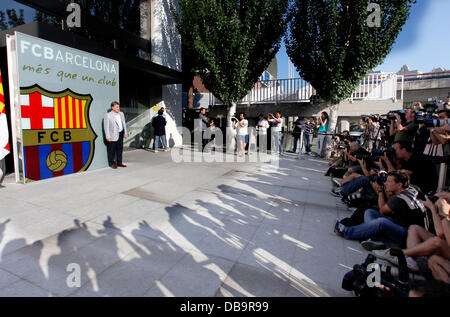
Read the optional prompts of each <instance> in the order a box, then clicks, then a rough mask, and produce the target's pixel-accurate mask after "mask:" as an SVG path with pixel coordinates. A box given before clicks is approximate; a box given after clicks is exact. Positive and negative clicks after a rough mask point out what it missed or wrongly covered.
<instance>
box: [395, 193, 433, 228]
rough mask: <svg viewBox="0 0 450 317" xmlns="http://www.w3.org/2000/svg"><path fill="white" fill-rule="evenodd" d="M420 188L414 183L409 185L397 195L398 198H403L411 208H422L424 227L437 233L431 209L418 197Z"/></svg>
mask: <svg viewBox="0 0 450 317" xmlns="http://www.w3.org/2000/svg"><path fill="white" fill-rule="evenodd" d="M418 196H419V189H418V188H417V187H416V186H414V185H409V187H408V189H407V190H405V191H403V192H402V193H400V194H399V195H397V197H398V198H400V199H402V200H403V201H404V202H405V203H406V204H407V205H408V207H409V209H411V210H420V212H422V215H423V218H424V219H423V222H424V227H425V229H426V230H427V231H429V232H431V233H435V232H434V231H435V230H434V223H433V215H432V214H431V212H430V210H428V209H427V208H426V207H425V206H424V204H423V203H422V202H421V201H420V199H419V198H418Z"/></svg>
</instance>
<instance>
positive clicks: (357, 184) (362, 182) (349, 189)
mask: <svg viewBox="0 0 450 317" xmlns="http://www.w3.org/2000/svg"><path fill="white" fill-rule="evenodd" d="M361 187H363V188H364V190H365V191H366V193H372V192H374V191H373V188H372V186H371V185H370V181H369V178H367V177H366V176H361V177H358V178H355V179H354V180H352V181H351V182H350V183H348V184H345V185H344V186H342V188H341V193H342V194H344V195H346V196H348V195H350V194H351V193H354V192H356V191H357V190H358V189H360V188H361Z"/></svg>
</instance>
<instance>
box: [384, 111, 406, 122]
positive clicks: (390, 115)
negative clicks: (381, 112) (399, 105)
mask: <svg viewBox="0 0 450 317" xmlns="http://www.w3.org/2000/svg"><path fill="white" fill-rule="evenodd" d="M396 114H398V115H399V116H400V118H401V120H402V122H403V121H406V117H405V110H395V111H390V112H389V113H388V114H387V115H386V117H387V119H388V120H396V119H397V117H396V116H395V115H396Z"/></svg>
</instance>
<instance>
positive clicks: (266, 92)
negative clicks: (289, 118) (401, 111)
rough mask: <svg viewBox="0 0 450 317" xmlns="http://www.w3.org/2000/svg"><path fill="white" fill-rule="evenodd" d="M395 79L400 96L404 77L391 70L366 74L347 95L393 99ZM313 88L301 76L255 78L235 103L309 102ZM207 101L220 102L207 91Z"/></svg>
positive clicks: (368, 98) (210, 102)
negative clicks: (273, 78)
mask: <svg viewBox="0 0 450 317" xmlns="http://www.w3.org/2000/svg"><path fill="white" fill-rule="evenodd" d="M397 80H401V83H402V86H401V96H400V99H401V100H403V80H404V77H403V76H401V75H397V74H395V73H378V74H368V75H367V76H366V77H365V78H364V79H363V80H361V83H360V85H359V86H358V87H357V88H356V90H355V92H354V93H353V94H352V95H351V97H350V98H349V100H350V101H353V100H389V99H392V100H393V101H396V100H397ZM313 95H315V89H314V88H313V87H312V86H311V85H310V84H309V83H308V82H306V81H305V80H303V79H301V78H293V79H278V80H263V81H258V82H257V83H256V84H255V86H254V88H253V89H252V90H251V91H250V92H249V93H248V94H247V96H245V97H244V98H242V99H241V100H240V101H239V102H238V104H264V103H274V104H279V103H296V102H297V103H302V102H310V101H311V97H312V96H313ZM209 104H210V105H222V104H223V103H222V102H221V101H220V100H219V99H217V98H216V97H215V96H214V95H213V94H211V93H210V94H209Z"/></svg>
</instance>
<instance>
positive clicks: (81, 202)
mask: <svg viewBox="0 0 450 317" xmlns="http://www.w3.org/2000/svg"><path fill="white" fill-rule="evenodd" d="M124 161H125V163H126V164H128V167H127V168H119V169H117V170H112V169H110V168H105V169H100V170H95V171H89V172H85V173H80V174H74V175H69V176H64V177H58V178H55V179H49V180H44V181H40V182H36V183H32V184H27V185H20V184H5V185H6V187H5V188H2V189H0V296H189V297H191V296H194V297H196V296H269V297H272V296H273V297H276V296H351V294H350V293H349V292H346V291H344V290H342V289H341V281H342V277H343V275H344V274H345V273H346V272H348V271H349V270H351V268H352V266H353V265H354V264H356V263H361V262H363V261H364V259H365V256H366V255H367V252H366V251H365V250H364V249H362V248H361V246H360V245H359V243H357V242H355V241H346V240H344V239H342V238H340V237H337V236H336V235H335V234H334V233H333V230H332V225H333V221H334V219H335V218H343V217H346V216H348V215H349V212H348V211H346V209H345V206H343V205H342V204H341V203H340V202H339V200H338V199H337V198H335V197H333V196H332V195H330V193H329V192H330V189H331V184H330V180H329V177H325V176H323V174H324V172H325V171H326V168H327V166H326V162H325V161H323V160H320V159H314V158H311V157H307V158H306V159H305V160H298V159H297V158H296V156H294V155H293V154H287V155H286V156H285V157H283V158H282V159H281V161H280V166H279V168H273V167H272V166H271V165H270V164H264V163H248V162H247V163H237V162H235V163H220V164H219V163H212V164H211V163H188V162H183V163H175V162H173V161H172V159H171V154H170V153H169V152H166V153H161V152H160V153H152V152H147V151H144V150H136V151H131V152H126V153H124ZM74 265H75V266H74ZM74 267H75V268H74ZM78 272H79V280H78V279H77V277H78V275H76V274H77V273H78ZM74 274H75V275H74ZM78 281H79V287H78V285H76V284H77V282H78ZM73 285H75V287H70V286H73Z"/></svg>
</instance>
